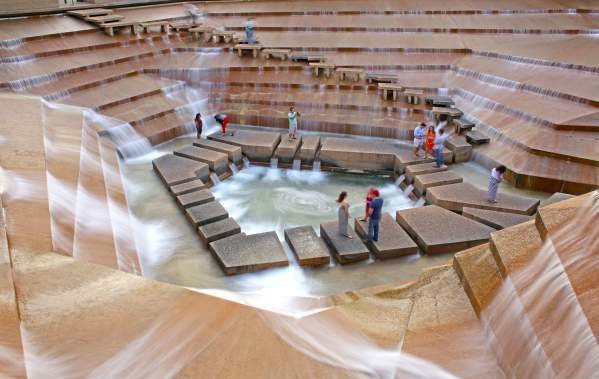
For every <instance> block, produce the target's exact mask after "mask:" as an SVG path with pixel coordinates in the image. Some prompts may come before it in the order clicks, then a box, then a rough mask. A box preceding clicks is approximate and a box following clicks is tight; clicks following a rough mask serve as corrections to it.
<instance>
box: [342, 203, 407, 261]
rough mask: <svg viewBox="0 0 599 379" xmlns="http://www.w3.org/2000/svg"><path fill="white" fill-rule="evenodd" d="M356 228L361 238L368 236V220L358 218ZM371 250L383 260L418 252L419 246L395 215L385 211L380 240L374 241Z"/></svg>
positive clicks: (355, 223) (355, 222) (380, 227)
mask: <svg viewBox="0 0 599 379" xmlns="http://www.w3.org/2000/svg"><path fill="white" fill-rule="evenodd" d="M354 228H355V229H356V233H358V235H359V236H360V238H362V239H367V238H368V223H367V222H364V221H359V220H358V219H357V218H356V219H355V221H354ZM371 250H372V252H373V253H374V255H375V256H376V257H377V258H378V259H381V260H382V259H389V258H397V257H401V256H404V255H409V254H416V253H417V252H418V246H417V245H416V243H415V242H414V241H412V239H411V238H410V236H409V235H408V233H406V232H405V231H404V230H403V229H402V228H401V226H399V224H398V223H397V222H396V221H395V220H394V219H393V217H391V215H390V214H389V213H385V214H383V217H382V218H381V222H380V224H379V240H378V241H377V242H372V245H371Z"/></svg>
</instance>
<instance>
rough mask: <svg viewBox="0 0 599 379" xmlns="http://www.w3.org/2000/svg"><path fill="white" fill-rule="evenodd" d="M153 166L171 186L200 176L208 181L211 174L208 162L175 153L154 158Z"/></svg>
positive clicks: (165, 182)
mask: <svg viewBox="0 0 599 379" xmlns="http://www.w3.org/2000/svg"><path fill="white" fill-rule="evenodd" d="M152 166H153V167H154V171H156V173H157V174H158V176H159V177H160V179H162V181H163V182H164V184H166V185H167V186H169V187H170V186H174V185H177V184H181V183H185V182H189V181H192V180H195V179H198V178H199V179H200V180H202V181H204V182H206V181H208V177H209V175H210V168H209V167H208V165H207V164H205V163H201V162H197V161H193V160H190V159H187V158H183V157H178V156H176V155H173V154H165V155H163V156H161V157H160V158H156V159H154V160H153V161H152Z"/></svg>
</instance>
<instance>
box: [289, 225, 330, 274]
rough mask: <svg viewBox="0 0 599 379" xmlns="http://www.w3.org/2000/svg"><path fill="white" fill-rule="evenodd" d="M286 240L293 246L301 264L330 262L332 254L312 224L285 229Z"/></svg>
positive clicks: (311, 264) (310, 264) (315, 264)
mask: <svg viewBox="0 0 599 379" xmlns="http://www.w3.org/2000/svg"><path fill="white" fill-rule="evenodd" d="M285 241H287V243H288V244H289V246H290V247H291V251H293V254H295V257H296V258H297V261H298V262H299V264H300V266H317V265H323V264H329V262H330V261H331V255H330V254H329V249H328V247H327V245H326V244H325V243H324V241H323V240H322V239H321V238H320V237H318V235H317V234H316V232H315V231H314V228H312V227H311V226H299V227H297V228H289V229H285Z"/></svg>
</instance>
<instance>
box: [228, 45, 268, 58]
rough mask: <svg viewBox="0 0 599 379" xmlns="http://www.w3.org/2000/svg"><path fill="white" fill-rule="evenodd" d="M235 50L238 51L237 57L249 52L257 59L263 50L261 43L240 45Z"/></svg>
mask: <svg viewBox="0 0 599 379" xmlns="http://www.w3.org/2000/svg"><path fill="white" fill-rule="evenodd" d="M233 49H235V50H237V55H239V56H240V57H241V56H243V53H244V52H245V51H249V52H251V53H252V57H254V58H257V57H258V53H259V52H260V50H262V45H260V44H259V43H254V44H251V43H239V44H237V45H235V47H233Z"/></svg>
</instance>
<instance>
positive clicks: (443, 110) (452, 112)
mask: <svg viewBox="0 0 599 379" xmlns="http://www.w3.org/2000/svg"><path fill="white" fill-rule="evenodd" d="M433 114H434V115H435V117H437V118H438V117H439V116H441V115H446V116H448V117H451V118H458V117H462V114H463V113H462V111H461V110H459V109H458V108H450V107H433Z"/></svg>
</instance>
